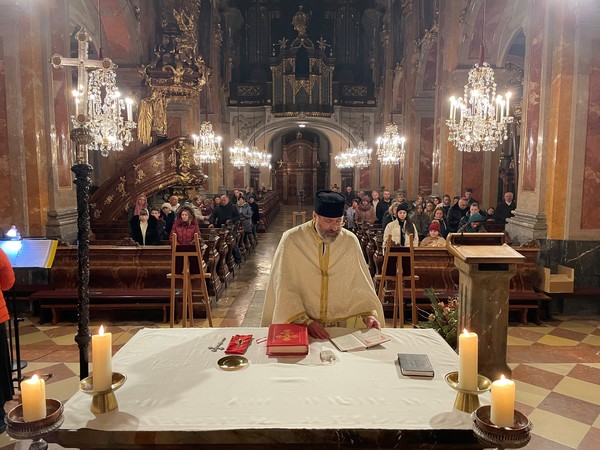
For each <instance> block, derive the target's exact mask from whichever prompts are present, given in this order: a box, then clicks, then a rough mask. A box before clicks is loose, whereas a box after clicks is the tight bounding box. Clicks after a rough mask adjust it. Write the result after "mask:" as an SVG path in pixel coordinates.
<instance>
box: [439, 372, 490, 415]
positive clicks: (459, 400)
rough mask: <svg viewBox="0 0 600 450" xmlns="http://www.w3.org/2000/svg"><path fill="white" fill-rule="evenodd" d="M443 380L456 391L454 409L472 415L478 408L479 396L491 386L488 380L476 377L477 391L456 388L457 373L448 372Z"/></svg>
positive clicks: (481, 376) (480, 376)
mask: <svg viewBox="0 0 600 450" xmlns="http://www.w3.org/2000/svg"><path fill="white" fill-rule="evenodd" d="M445 380H446V383H448V385H449V386H450V387H451V388H452V389H454V390H455V391H456V400H454V407H455V408H456V409H458V410H459V411H463V412H466V413H472V412H473V411H475V410H476V409H477V408H479V395H480V394H483V393H484V392H487V391H489V390H490V387H491V385H492V382H491V381H490V379H489V378H486V377H484V376H483V375H477V390H474V391H472V390H469V389H463V388H461V387H459V386H458V372H450V373H449V374H447V375H446V377H445Z"/></svg>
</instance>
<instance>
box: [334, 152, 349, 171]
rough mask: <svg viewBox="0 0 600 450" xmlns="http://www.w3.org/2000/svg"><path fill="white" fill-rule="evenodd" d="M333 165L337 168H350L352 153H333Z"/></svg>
mask: <svg viewBox="0 0 600 450" xmlns="http://www.w3.org/2000/svg"><path fill="white" fill-rule="evenodd" d="M334 160H335V166H336V167H337V168H338V169H351V168H353V167H354V161H353V158H352V154H351V153H349V152H347V151H345V152H342V153H340V154H339V155H335V158H334Z"/></svg>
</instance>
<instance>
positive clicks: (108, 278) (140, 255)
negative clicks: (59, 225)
mask: <svg viewBox="0 0 600 450" xmlns="http://www.w3.org/2000/svg"><path fill="white" fill-rule="evenodd" d="M220 233H228V232H227V230H218V231H217V232H212V234H211V232H209V233H208V234H207V236H206V238H205V239H204V242H205V243H206V245H207V248H206V249H205V252H204V263H205V264H206V269H205V271H206V272H207V273H210V274H211V278H210V279H208V280H207V287H208V290H209V292H208V293H209V295H211V296H214V297H215V301H218V300H219V296H220V293H221V292H222V290H223V289H224V285H223V284H222V283H221V280H220V279H219V276H218V275H217V273H216V265H217V263H218V261H219V253H218V252H217V250H216V248H215V247H216V245H217V244H218V242H219V241H220V238H219V236H220ZM89 267H90V281H89V290H90V291H106V290H109V289H110V290H118V291H121V292H123V296H125V297H129V298H131V297H132V296H135V295H138V294H141V295H144V294H143V293H144V292H145V291H148V290H164V291H166V292H167V294H168V293H169V292H170V287H171V284H170V281H169V280H168V279H167V273H169V272H170V271H171V247H170V246H168V245H157V246H146V247H141V246H139V247H134V246H123V247H121V246H114V245H90V249H89ZM50 276H51V280H52V281H51V287H52V288H53V289H67V290H71V291H73V292H76V290H77V246H59V247H58V248H57V250H56V256H55V258H54V263H53V265H52V268H51V269H50ZM38 295H41V294H38ZM146 295H150V294H146ZM76 298H77V296H76V295H75V294H73V295H71V297H70V301H71V302H72V304H76V303H77V302H76ZM166 298H167V300H168V298H169V296H168V295H167V297H166Z"/></svg>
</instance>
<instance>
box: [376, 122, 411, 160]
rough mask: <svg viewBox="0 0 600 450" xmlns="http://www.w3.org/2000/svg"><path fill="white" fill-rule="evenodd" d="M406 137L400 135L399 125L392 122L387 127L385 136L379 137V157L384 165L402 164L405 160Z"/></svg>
mask: <svg viewBox="0 0 600 450" xmlns="http://www.w3.org/2000/svg"><path fill="white" fill-rule="evenodd" d="M405 141H406V138H405V137H404V136H400V134H399V133H398V127H397V126H396V125H395V124H394V123H392V122H390V123H388V124H387V126H386V127H385V132H384V133H383V136H380V137H378V138H377V152H376V153H377V159H378V160H379V162H380V163H381V165H383V166H389V165H395V164H400V162H401V161H402V162H403V161H404V156H405V154H406V150H405V149H404V142H405Z"/></svg>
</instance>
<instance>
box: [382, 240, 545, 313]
mask: <svg viewBox="0 0 600 450" xmlns="http://www.w3.org/2000/svg"><path fill="white" fill-rule="evenodd" d="M373 239H374V247H375V251H374V253H373V256H372V261H371V262H372V263H373V264H374V265H375V268H376V271H375V273H376V274H380V273H381V268H382V265H383V253H382V245H383V244H382V240H383V236H382V234H381V233H376V234H375V235H374V237H373ZM372 245H373V244H372ZM515 250H517V251H518V252H519V253H521V254H522V255H523V256H525V258H526V260H525V262H524V263H522V264H518V265H517V273H516V274H515V276H514V277H513V278H512V279H511V280H510V294H509V308H510V310H511V311H519V314H520V320H521V322H522V323H523V324H526V323H527V313H528V311H529V310H534V311H535V322H536V323H537V324H539V323H540V310H541V307H542V303H543V302H545V301H548V300H550V297H549V296H547V295H546V294H544V293H541V292H536V291H535V289H534V286H533V283H534V280H535V276H536V275H537V272H536V261H535V260H536V257H537V254H538V252H539V249H538V248H529V247H528V248H515ZM415 274H416V275H418V276H419V280H418V281H417V282H416V288H417V304H418V307H419V308H421V309H423V310H428V309H431V304H430V303H429V299H428V298H427V296H426V295H425V289H428V288H432V289H433V290H434V291H435V292H436V293H438V297H439V298H440V300H446V299H447V298H448V297H449V296H451V295H453V294H454V293H455V292H456V290H457V289H458V277H459V273H458V269H457V268H456V267H455V266H454V257H453V256H452V255H450V254H449V253H448V251H447V250H446V248H445V247H442V248H435V247H417V248H415ZM403 295H404V298H410V289H404V292H403ZM391 300H392V299H391V298H390V299H389V300H388V299H387V298H386V299H385V304H384V309H385V310H386V311H388V310H390V311H391V303H392V301H391ZM409 303H410V302H409Z"/></svg>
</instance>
